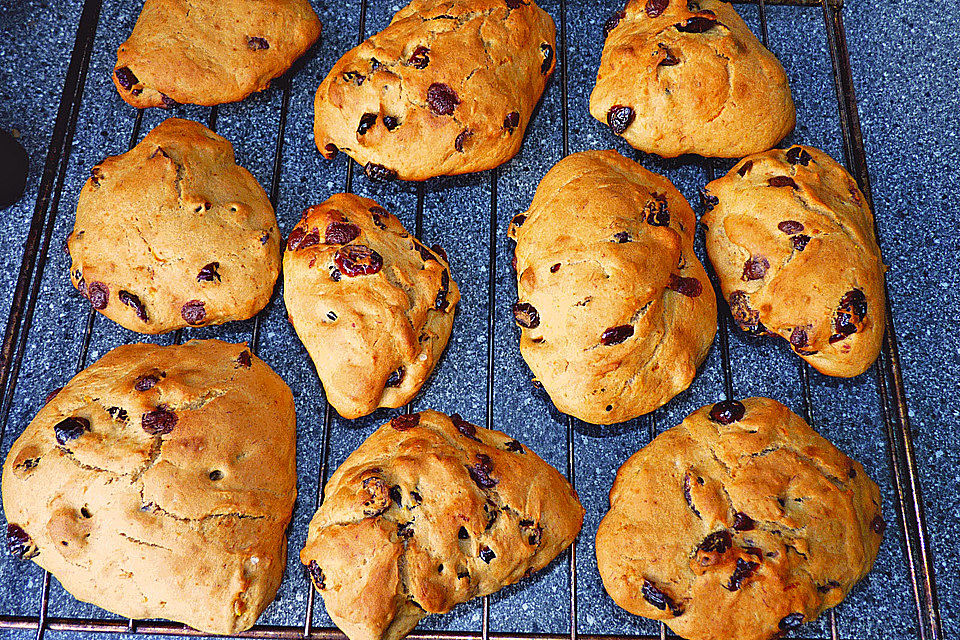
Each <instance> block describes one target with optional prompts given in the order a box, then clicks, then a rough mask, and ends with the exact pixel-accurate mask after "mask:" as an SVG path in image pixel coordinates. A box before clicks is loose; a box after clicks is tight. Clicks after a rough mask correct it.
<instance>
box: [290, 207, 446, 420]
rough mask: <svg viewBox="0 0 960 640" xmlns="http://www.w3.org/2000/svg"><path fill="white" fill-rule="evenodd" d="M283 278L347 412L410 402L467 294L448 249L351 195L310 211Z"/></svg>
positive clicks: (309, 343) (296, 233) (335, 397)
mask: <svg viewBox="0 0 960 640" xmlns="http://www.w3.org/2000/svg"><path fill="white" fill-rule="evenodd" d="M283 277H284V292H283V300H284V303H285V304H286V307H287V314H288V316H289V318H290V322H291V323H292V324H293V327H294V329H296V332H297V336H299V338H300V340H301V342H303V344H304V346H305V347H306V348H307V351H308V352H309V353H310V357H311V358H312V359H313V362H314V365H315V366H316V368H317V374H318V375H319V376H320V380H321V381H322V382H323V390H324V393H325V394H326V397H327V400H328V401H329V402H330V404H331V405H333V407H334V408H335V409H336V410H337V411H338V412H339V413H340V415H342V416H343V417H345V418H358V417H360V416H364V415H367V414H369V413H372V412H373V411H374V410H376V409H377V408H378V407H401V406H403V405H405V404H407V403H408V402H410V400H411V399H412V398H413V397H414V396H415V395H416V394H417V392H418V391H419V390H420V387H421V386H422V385H423V383H424V382H425V381H426V380H427V378H429V377H430V373H431V372H432V371H433V368H434V366H435V365H436V364H437V360H439V359H440V356H441V354H442V353H443V350H444V348H446V346H447V341H448V340H449V338H450V332H451V330H452V328H453V319H454V315H455V313H456V308H457V303H458V302H459V301H460V290H459V289H458V288H457V283H456V282H454V281H453V279H452V278H451V277H450V266H449V262H448V260H447V254H446V252H445V251H444V250H443V248H441V247H440V246H439V245H433V247H432V248H429V249H428V248H427V247H426V246H425V245H424V244H423V243H421V242H420V241H419V240H417V239H416V238H415V237H413V236H412V235H410V234H409V233H407V231H406V229H404V228H403V225H401V224H400V221H399V220H398V219H397V217H396V216H395V215H393V214H391V213H390V212H388V211H387V210H386V209H384V208H383V207H381V206H380V205H379V204H377V203H376V202H375V201H373V200H370V199H369V198H361V197H359V196H355V195H353V194H350V193H338V194H335V195H333V196H331V197H330V198H328V199H327V200H326V201H324V202H323V203H322V204H319V205H315V206H312V207H308V208H307V209H306V210H304V212H303V215H302V216H301V218H300V221H299V222H298V223H297V226H296V227H294V228H293V230H292V231H291V232H290V235H289V237H288V238H287V248H286V251H284V254H283Z"/></svg>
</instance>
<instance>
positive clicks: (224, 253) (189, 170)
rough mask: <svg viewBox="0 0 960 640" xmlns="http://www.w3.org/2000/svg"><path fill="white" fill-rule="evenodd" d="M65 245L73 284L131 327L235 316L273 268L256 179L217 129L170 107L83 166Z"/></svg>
mask: <svg viewBox="0 0 960 640" xmlns="http://www.w3.org/2000/svg"><path fill="white" fill-rule="evenodd" d="M67 248H68V250H69V251H70V258H71V260H72V266H71V268H70V278H71V280H72V281H73V286H75V287H76V288H77V289H79V290H80V293H82V294H83V295H84V297H86V298H87V299H88V300H89V301H90V304H91V305H93V308H94V309H96V310H97V311H99V312H100V313H102V314H103V315H105V316H107V317H108V318H110V319H111V320H113V321H115V322H117V323H118V324H120V325H122V326H124V327H126V328H127V329H130V330H132V331H139V332H140V333H163V332H166V331H173V330H174V329H180V328H183V327H186V326H203V325H208V324H221V323H224V322H228V321H231V320H246V319H247V318H250V317H252V316H254V315H256V313H257V312H258V311H260V310H261V309H263V307H265V306H266V304H267V302H269V301H270V296H271V295H272V293H273V286H274V283H275V282H276V280H277V275H278V274H279V272H280V233H279V231H278V229H277V218H276V216H275V215H274V213H273V207H272V206H271V204H270V200H269V199H268V198H267V194H266V193H265V192H264V191H263V188H262V187H261V186H260V185H259V184H257V181H256V179H255V178H254V177H253V176H252V175H251V174H250V172H249V171H247V170H246V169H244V168H243V167H239V166H237V165H236V164H235V160H234V155H233V147H232V146H231V145H230V143H229V142H228V141H227V140H225V139H224V138H222V137H220V136H218V135H217V134H215V133H214V132H213V131H211V130H209V129H207V128H206V127H204V126H203V125H200V124H197V123H196V122H191V121H189V120H179V119H176V118H170V119H168V120H166V121H164V122H163V123H161V124H160V125H159V126H157V127H156V128H155V129H154V130H153V131H151V132H150V133H149V134H147V136H146V137H145V138H144V139H143V141H142V142H141V143H140V144H138V145H137V146H136V147H134V148H133V149H131V150H130V151H128V152H127V153H125V154H123V155H120V156H114V157H111V158H107V159H106V160H104V161H103V162H101V163H100V164H98V165H97V166H95V167H94V168H93V175H92V176H91V178H90V179H89V180H87V183H86V184H85V185H84V187H83V189H82V190H81V192H80V202H79V204H78V205H77V219H76V224H75V225H74V228H73V233H71V234H70V237H69V238H68V241H67Z"/></svg>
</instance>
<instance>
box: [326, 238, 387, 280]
mask: <svg viewBox="0 0 960 640" xmlns="http://www.w3.org/2000/svg"><path fill="white" fill-rule="evenodd" d="M333 262H334V264H336V265H337V269H338V270H339V271H340V272H341V273H342V274H343V275H345V276H348V277H351V278H354V277H356V276H369V275H373V274H375V273H377V272H378V271H380V269H382V268H383V258H382V257H381V256H380V254H379V253H377V252H376V251H374V250H373V249H371V248H370V247H368V246H366V245H363V244H348V245H346V246H343V247H340V248H339V249H338V250H337V253H336V254H334V256H333Z"/></svg>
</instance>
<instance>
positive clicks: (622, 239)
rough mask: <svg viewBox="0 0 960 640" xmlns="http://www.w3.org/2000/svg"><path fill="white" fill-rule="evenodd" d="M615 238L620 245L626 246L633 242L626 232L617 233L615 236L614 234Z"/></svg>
mask: <svg viewBox="0 0 960 640" xmlns="http://www.w3.org/2000/svg"><path fill="white" fill-rule="evenodd" d="M613 238H614V240H616V241H617V243H618V244H625V243H627V242H630V241H631V240H633V238H631V237H630V234H629V233H627V232H626V231H618V232H616V233H615V234H613Z"/></svg>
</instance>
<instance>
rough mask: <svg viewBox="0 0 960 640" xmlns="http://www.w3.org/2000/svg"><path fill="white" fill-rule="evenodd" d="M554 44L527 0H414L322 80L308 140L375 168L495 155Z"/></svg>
mask: <svg viewBox="0 0 960 640" xmlns="http://www.w3.org/2000/svg"><path fill="white" fill-rule="evenodd" d="M555 50H556V34H555V29H554V24H553V20H552V19H551V18H550V16H549V15H548V14H547V13H546V12H545V11H543V10H542V9H540V8H539V7H537V5H536V3H535V2H533V0H526V1H525V2H519V1H514V0H511V1H509V2H504V1H503V0H414V1H413V2H411V3H410V4H409V5H407V6H406V7H404V8H403V9H401V10H400V11H399V12H397V14H396V15H395V16H394V17H393V20H392V21H391V23H390V25H389V26H388V27H387V28H386V29H384V30H383V31H381V32H380V33H378V34H376V35H374V36H372V37H370V38H368V39H367V40H366V41H365V42H364V43H363V44H361V45H360V46H358V47H356V48H354V49H352V50H351V51H349V52H348V53H346V54H345V55H344V56H343V57H342V58H340V60H339V61H338V62H337V63H336V64H335V65H334V67H333V69H332V70H331V71H330V73H329V75H327V77H326V78H325V79H324V81H323V82H322V83H321V84H320V88H319V89H318V90H317V94H316V100H315V104H314V107H315V112H316V113H315V121H314V138H315V140H316V143H317V147H318V148H319V149H320V151H321V152H322V153H323V154H324V155H325V156H326V157H328V158H330V157H333V155H334V154H335V153H336V151H337V149H339V150H341V151H344V152H346V153H347V154H349V155H350V156H351V157H352V158H353V159H354V160H356V161H357V162H359V163H360V164H361V165H362V166H364V167H365V168H366V172H367V175H368V176H370V177H372V178H376V179H395V178H399V179H401V180H426V179H427V178H431V177H434V176H440V175H456V174H461V173H469V172H472V171H483V170H485V169H490V168H492V167H496V166H498V165H500V164H502V163H504V162H506V161H507V160H509V159H510V158H512V157H513V156H514V155H515V154H516V153H517V151H518V150H519V149H520V143H521V142H522V140H523V133H524V131H525V130H526V127H527V124H528V123H529V121H530V117H531V115H532V113H533V109H534V107H535V106H536V104H537V102H538V101H539V99H540V95H541V94H542V93H543V89H544V87H545V86H546V83H547V80H548V79H549V77H550V74H552V73H553V70H554V67H555V65H556V60H555V57H556V56H555Z"/></svg>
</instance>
